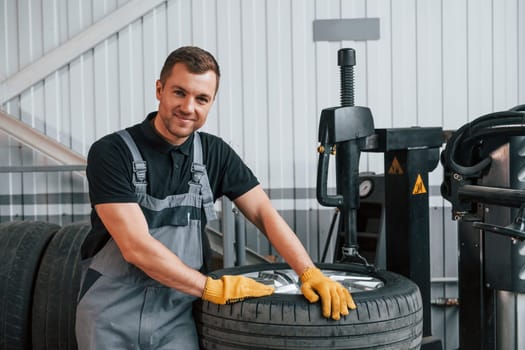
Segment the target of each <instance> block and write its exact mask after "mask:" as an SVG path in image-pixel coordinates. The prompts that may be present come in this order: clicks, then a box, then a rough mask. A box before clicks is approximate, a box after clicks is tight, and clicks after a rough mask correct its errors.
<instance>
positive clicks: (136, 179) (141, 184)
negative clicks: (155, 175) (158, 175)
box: [117, 130, 148, 194]
mask: <svg viewBox="0 0 525 350" xmlns="http://www.w3.org/2000/svg"><path fill="white" fill-rule="evenodd" d="M117 134H118V135H119V136H120V137H122V139H123V140H124V142H125V143H126V145H127V146H128V148H129V151H130V152H131V155H132V156H133V185H135V193H137V194H146V188H147V187H148V182H147V181H146V173H147V171H148V170H147V167H146V161H145V160H143V159H142V156H141V154H140V152H139V149H138V148H137V145H136V144H135V141H133V138H132V137H131V135H130V134H129V132H128V131H127V130H120V131H117Z"/></svg>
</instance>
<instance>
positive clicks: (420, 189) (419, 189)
mask: <svg viewBox="0 0 525 350" xmlns="http://www.w3.org/2000/svg"><path fill="white" fill-rule="evenodd" d="M423 193H427V189H426V188H425V184H424V183H423V179H422V178H421V175H420V174H417V179H416V183H415V184H414V189H413V190H412V194H423Z"/></svg>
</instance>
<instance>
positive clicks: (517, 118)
mask: <svg viewBox="0 0 525 350" xmlns="http://www.w3.org/2000/svg"><path fill="white" fill-rule="evenodd" d="M518 107H520V106H518ZM515 108H517V107H515ZM508 125H511V126H514V127H515V128H516V132H517V129H518V128H520V129H521V130H522V134H523V133H525V114H523V113H521V112H517V111H503V112H495V113H490V114H486V115H484V116H481V117H479V118H477V119H476V120H474V121H472V122H470V123H467V124H465V125H463V126H462V127H461V128H459V129H458V130H457V131H456V132H455V133H454V134H453V135H452V136H451V138H450V139H449V140H448V142H447V146H446V148H445V150H444V153H443V156H444V157H443V159H444V164H445V165H448V166H449V167H450V168H451V169H452V170H453V171H455V172H457V173H460V174H462V175H464V176H474V175H477V174H479V172H481V171H483V169H485V168H486V167H488V166H489V165H490V163H491V158H490V157H486V158H484V159H482V160H481V161H479V162H478V163H476V164H474V165H468V166H465V165H461V164H458V163H457V162H456V161H455V159H454V158H455V155H456V151H457V148H458V146H459V145H460V144H463V143H464V142H466V140H469V141H472V140H474V139H476V138H478V137H479V135H481V134H483V135H489V134H498V133H500V132H499V131H498V129H500V128H501V127H504V126H508ZM486 129H489V130H490V131H487V130H486ZM480 130H481V131H480ZM465 138H466V140H465Z"/></svg>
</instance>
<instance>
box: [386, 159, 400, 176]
mask: <svg viewBox="0 0 525 350" xmlns="http://www.w3.org/2000/svg"><path fill="white" fill-rule="evenodd" d="M388 173H389V174H394V175H401V174H403V168H401V164H399V161H398V160H397V157H394V160H393V161H392V164H391V165H390V168H388Z"/></svg>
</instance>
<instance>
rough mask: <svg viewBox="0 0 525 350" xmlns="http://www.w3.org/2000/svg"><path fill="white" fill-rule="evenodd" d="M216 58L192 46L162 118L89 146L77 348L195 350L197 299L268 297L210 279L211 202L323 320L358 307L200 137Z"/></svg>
mask: <svg viewBox="0 0 525 350" xmlns="http://www.w3.org/2000/svg"><path fill="white" fill-rule="evenodd" d="M219 78H220V71H219V66H218V64H217V62H216V61H215V59H214V57H213V56H212V55H211V54H210V53H208V52H206V51H204V50H202V49H200V48H197V47H182V48H179V49H177V50H175V51H174V52H172V53H171V54H170V55H169V56H168V58H167V59H166V62H165V64H164V67H163V68H162V71H161V74H160V79H159V80H158V81H157V82H156V96H157V99H158V101H159V107H158V111H157V112H153V113H150V114H149V115H148V116H147V118H146V120H145V121H144V122H142V123H141V124H137V125H135V126H133V127H130V128H128V129H126V130H125V131H120V132H118V133H114V134H111V135H107V136H105V137H103V138H102V139H100V140H98V141H97V142H95V143H94V144H93V145H92V147H91V149H90V151H89V155H88V166H87V176H88V181H89V193H90V199H91V203H92V206H93V211H92V220H91V221H92V226H93V228H92V232H91V233H90V235H89V237H88V239H87V240H86V242H85V243H84V245H83V247H82V256H83V259H84V260H83V264H84V265H85V267H86V269H85V274H84V277H83V283H82V288H81V292H80V295H79V304H78V307H77V320H76V334H77V341H78V345H79V348H80V349H138V348H140V349H161V348H163V349H185V350H186V349H198V341H197V336H196V331H195V325H194V323H193V319H192V315H191V306H192V302H193V301H194V300H195V298H203V299H205V300H208V301H212V302H214V303H217V304H225V303H229V302H235V301H240V300H242V299H244V298H247V297H259V296H265V295H269V294H271V293H272V292H273V288H271V287H269V286H265V285H263V284H260V283H257V282H255V281H254V280H252V279H249V278H245V277H242V276H225V277H223V278H221V279H218V280H214V279H212V278H209V277H206V276H205V275H204V274H203V273H202V272H200V271H199V270H200V269H201V268H202V267H203V264H204V263H205V262H206V259H205V253H206V251H207V244H206V243H207V240H206V239H205V237H204V236H203V235H204V230H203V228H204V225H205V224H206V222H207V220H211V219H214V216H215V212H214V211H213V201H214V200H215V199H216V198H219V197H220V196H222V195H226V196H227V197H229V198H230V199H231V200H232V201H233V202H234V203H235V205H236V206H237V207H238V208H239V209H240V210H241V211H242V212H243V214H244V215H245V216H246V218H248V219H249V220H250V221H251V222H253V223H254V224H255V225H256V226H257V227H258V228H259V229H260V230H261V231H262V232H264V233H265V234H266V236H267V237H268V239H269V240H270V242H271V243H272V244H273V246H274V247H275V248H276V249H277V251H278V252H279V254H280V255H281V256H282V257H283V258H284V259H285V260H286V261H287V262H288V263H289V264H290V266H291V267H292V268H293V269H294V270H295V271H296V272H297V273H298V275H299V276H300V278H301V281H302V283H303V284H302V291H303V294H304V296H305V297H306V298H307V299H308V300H310V301H311V302H315V301H317V300H318V299H319V296H320V297H321V302H322V309H323V315H324V316H325V317H332V318H333V319H336V320H337V319H339V318H340V316H341V315H347V314H348V308H351V309H352V308H355V305H354V303H353V300H352V298H351V296H350V293H349V292H348V290H346V289H345V288H344V287H343V286H342V285H341V284H339V283H337V282H335V281H333V280H331V279H329V278H327V277H325V276H324V275H323V274H322V272H321V271H320V270H319V269H316V268H315V267H314V264H313V263H312V260H311V259H310V258H309V256H308V254H307V252H306V250H305V249H304V248H303V246H302V245H301V243H300V241H299V240H298V238H297V237H296V235H295V234H294V233H293V232H292V230H291V229H290V228H289V226H288V225H287V224H286V223H285V221H284V220H283V219H282V218H281V217H280V216H279V214H278V213H277V211H276V210H275V209H274V208H273V207H272V205H271V203H270V200H269V199H268V197H267V196H266V194H265V192H264V191H263V190H262V188H261V186H260V185H259V183H258V181H257V179H256V178H255V176H254V175H253V174H252V172H251V171H250V170H249V169H248V168H247V167H246V165H245V164H244V163H243V162H242V161H241V159H240V158H239V157H238V155H237V154H236V153H235V152H234V151H233V150H232V149H231V148H230V147H229V146H228V145H227V144H226V143H225V142H223V141H222V140H221V139H220V138H218V137H216V136H213V135H209V134H206V133H201V132H199V133H196V130H198V129H199V128H201V127H202V126H203V125H204V123H205V122H206V118H207V116H208V112H209V111H210V108H211V106H212V104H213V101H214V100H215V96H216V94H217V89H218V86H219Z"/></svg>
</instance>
